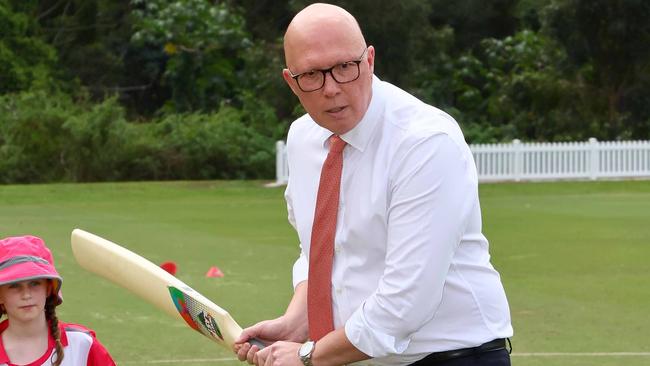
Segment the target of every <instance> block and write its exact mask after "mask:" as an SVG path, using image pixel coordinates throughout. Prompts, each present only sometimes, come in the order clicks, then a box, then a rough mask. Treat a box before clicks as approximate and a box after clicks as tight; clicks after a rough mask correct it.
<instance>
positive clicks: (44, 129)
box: [0, 91, 79, 183]
mask: <svg viewBox="0 0 650 366" xmlns="http://www.w3.org/2000/svg"><path fill="white" fill-rule="evenodd" d="M78 111H79V110H78V108H77V106H76V105H75V104H74V103H73V102H72V101H71V100H70V98H69V97H67V96H65V95H60V94H57V95H51V94H48V93H45V92H43V91H39V92H24V93H20V94H6V95H3V96H1V97H0V182H2V183H13V182H25V183H26V182H47V181H51V180H58V179H60V178H61V177H62V176H63V175H64V171H63V167H62V164H61V159H62V158H63V155H62V150H61V146H63V145H64V144H65V143H67V139H66V138H65V129H64V128H63V124H64V123H65V121H66V120H67V119H68V117H69V116H71V115H74V114H76V113H77V112H78Z"/></svg>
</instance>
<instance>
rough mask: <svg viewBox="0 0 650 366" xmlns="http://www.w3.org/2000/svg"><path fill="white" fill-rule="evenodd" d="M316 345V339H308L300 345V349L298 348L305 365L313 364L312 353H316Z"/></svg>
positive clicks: (310, 365)
mask: <svg viewBox="0 0 650 366" xmlns="http://www.w3.org/2000/svg"><path fill="white" fill-rule="evenodd" d="M315 347H316V342H314V341H307V342H305V343H303V344H302V346H300V349H299V350H298V357H300V361H302V364H303V365H305V366H312V363H311V355H313V354H314V348H315Z"/></svg>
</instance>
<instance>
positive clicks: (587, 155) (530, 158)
mask: <svg viewBox="0 0 650 366" xmlns="http://www.w3.org/2000/svg"><path fill="white" fill-rule="evenodd" d="M275 146H276V179H277V180H276V184H286V183H287V181H288V179H289V168H288V166H287V157H286V151H285V144H284V141H278V142H277V143H276V145H275ZM470 149H471V150H472V153H473V155H474V160H475V161H476V168H477V170H478V176H479V181H481V182H496V181H527V180H569V179H591V180H596V179H602V178H605V179H614V178H637V177H638V178H650V141H598V140H596V139H594V138H590V139H589V141H586V142H553V143H522V142H521V141H519V140H514V141H513V142H512V143H508V144H476V145H470Z"/></svg>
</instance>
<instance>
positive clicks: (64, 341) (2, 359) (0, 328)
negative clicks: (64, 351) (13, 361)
mask: <svg viewBox="0 0 650 366" xmlns="http://www.w3.org/2000/svg"><path fill="white" fill-rule="evenodd" d="M8 326H9V319H5V320H3V321H2V322H1V323H0V364H2V363H4V364H8V363H9V356H7V351H5V347H4V344H3V343H2V336H1V335H2V333H3V332H4V331H5V330H6V329H7V327H8ZM59 334H60V337H61V345H62V346H63V347H66V346H67V345H68V335H67V334H66V333H65V329H64V327H63V324H61V323H59ZM47 343H48V346H47V352H50V350H51V349H52V347H53V346H54V339H53V338H52V334H50V335H49V337H48V340H47Z"/></svg>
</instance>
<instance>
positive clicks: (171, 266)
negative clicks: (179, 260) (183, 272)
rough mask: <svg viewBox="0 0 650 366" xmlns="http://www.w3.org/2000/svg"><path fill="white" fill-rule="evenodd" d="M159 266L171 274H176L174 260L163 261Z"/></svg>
mask: <svg viewBox="0 0 650 366" xmlns="http://www.w3.org/2000/svg"><path fill="white" fill-rule="evenodd" d="M160 268H162V269H164V270H165V271H167V272H168V273H169V274H171V275H176V263H174V262H164V263H162V264H161V265H160Z"/></svg>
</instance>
